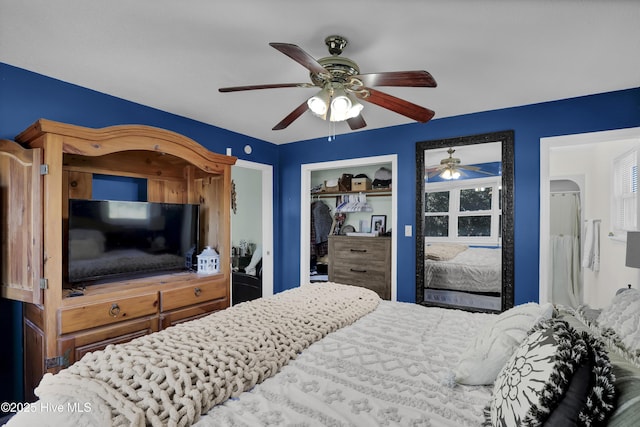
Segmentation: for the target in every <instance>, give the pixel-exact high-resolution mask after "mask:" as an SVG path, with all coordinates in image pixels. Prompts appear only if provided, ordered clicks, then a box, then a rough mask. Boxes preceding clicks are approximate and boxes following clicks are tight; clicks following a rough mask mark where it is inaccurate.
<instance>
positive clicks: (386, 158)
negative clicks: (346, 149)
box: [300, 154, 398, 301]
mask: <svg viewBox="0 0 640 427" xmlns="http://www.w3.org/2000/svg"><path fill="white" fill-rule="evenodd" d="M382 163H387V164H388V163H391V182H393V183H396V182H398V155H397V154H388V155H383V156H372V157H358V158H354V159H346V160H334V161H328V162H319V163H307V164H303V165H301V166H300V283H309V282H310V280H311V275H310V273H309V262H310V259H311V247H310V244H309V239H310V236H311V209H310V207H311V172H314V171H319V170H325V169H337V168H349V167H358V166H367V165H374V164H382ZM397 217H398V194H397V192H396V189H395V187H392V188H391V220H390V222H388V223H387V229H391V230H394V232H393V233H391V301H397V298H398V289H397V256H396V254H397V239H398V236H397V232H396V230H398V227H397V223H398V219H397Z"/></svg>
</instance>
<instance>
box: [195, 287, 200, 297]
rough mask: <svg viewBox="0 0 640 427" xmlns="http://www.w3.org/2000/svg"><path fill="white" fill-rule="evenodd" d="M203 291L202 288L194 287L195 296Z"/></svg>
mask: <svg viewBox="0 0 640 427" xmlns="http://www.w3.org/2000/svg"><path fill="white" fill-rule="evenodd" d="M201 293H202V289H200V288H194V289H193V294H194V295H195V296H197V297H199V296H200V294H201Z"/></svg>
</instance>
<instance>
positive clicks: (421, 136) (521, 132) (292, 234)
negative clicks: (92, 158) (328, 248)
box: [0, 64, 640, 401]
mask: <svg viewBox="0 0 640 427" xmlns="http://www.w3.org/2000/svg"><path fill="white" fill-rule="evenodd" d="M365 108H366V106H365ZM365 111H366V110H365ZM389 114H394V113H391V112H389ZM436 117H437V116H436ZM39 118H47V119H50V120H57V121H61V122H66V123H72V124H77V125H81V126H88V127H104V126H110V125H115V124H127V123H136V124H145V125H150V126H158V127H161V128H165V129H170V130H173V131H175V132H178V133H180V134H183V135H186V136H188V137H190V138H193V139H194V140H196V141H198V142H199V143H201V144H202V145H204V146H205V147H207V148H208V149H210V150H212V151H215V152H219V153H224V152H225V150H226V148H227V147H231V148H232V150H233V153H234V154H237V155H238V156H239V157H240V158H243V159H245V160H249V161H254V162H260V163H267V164H271V165H273V166H274V179H275V188H274V209H275V212H274V217H275V218H276V223H275V224H274V244H275V247H274V252H275V254H274V255H275V256H274V259H275V281H274V283H275V284H274V287H275V291H282V290H284V289H289V288H292V287H294V286H297V285H298V281H299V277H300V270H299V268H300V266H299V265H298V260H299V259H300V250H299V247H298V246H299V242H300V227H299V224H300V208H299V207H300V167H301V165H302V164H306V163H316V162H324V161H333V160H341V159H348V158H357V157H364V156H377V155H385V154H397V156H398V182H397V183H394V186H395V187H396V188H399V189H401V191H398V213H397V216H398V227H399V229H403V228H404V227H403V226H404V225H412V226H413V228H414V230H415V143H416V142H418V141H424V140H431V139H441V138H450V137H457V136H465V135H472V134H477V133H487V132H495V131H502V130H510V129H512V130H514V131H515V266H516V268H515V276H516V277H515V302H516V304H519V303H524V302H527V301H536V300H537V299H538V224H539V213H538V211H539V178H540V177H539V163H540V151H539V142H540V138H543V137H549V136H557V135H565V134H574V133H584V132H594V131H602V130H611V129H618V128H626V127H635V126H640V88H635V89H630V90H624V91H618V92H611V93H605V94H598V95H592V96H586V97H580V98H573V99H568V100H561V101H555V102H548V103H543V104H535V105H529V106H523V107H516V108H508V109H503V110H495V111H488V112H483V113H476V114H469V115H463V116H457V117H450V118H443V119H437V118H436V119H434V120H432V121H431V122H430V123H427V124H417V123H416V124H409V125H403V126H396V127H390V128H385V129H380V130H369V131H364V132H355V133H348V134H345V135H338V137H337V138H336V139H335V140H334V141H331V142H328V141H327V140H326V138H322V139H317V140H310V141H301V142H296V143H292V144H285V145H281V146H276V145H273V144H270V143H267V142H264V141H260V140H257V139H254V138H250V137H247V136H244V135H241V134H237V133H234V132H230V131H227V130H224V129H220V128H216V127H214V126H210V125H206V124H204V123H200V122H197V121H194V120H190V119H186V118H184V117H179V116H176V115H173V114H169V113H166V112H162V111H159V110H156V109H153V108H150V107H146V106H143V105H140V104H135V103H132V102H128V101H125V100H122V99H119V98H115V97H111V96H108V95H105V94H101V93H98V92H95V91H92V90H88V89H85V88H81V87H78V86H74V85H71V84H68V83H64V82H61V81H59V80H55V79H51V78H48V77H44V76H41V75H38V74H35V73H31V72H28V71H25V70H22V69H19V68H15V67H12V66H9V65H4V64H0V138H6V139H13V138H14V137H15V135H17V134H18V133H20V132H21V131H22V130H24V129H25V128H26V127H27V126H29V125H31V124H32V123H33V122H34V121H35V120H37V119H39ZM293 126H295V124H294V125H293ZM246 144H250V145H251V146H252V147H253V152H252V154H251V155H249V156H247V155H244V152H243V150H242V149H243V147H244V145H246ZM283 225H287V226H283ZM414 247H415V244H414V240H413V238H411V237H404V236H403V235H402V234H399V235H398V278H397V280H398V299H399V300H401V301H410V302H412V301H414V300H415V279H414V276H415V256H414V252H415V251H414ZM0 316H1V318H0V320H3V321H4V325H6V329H7V330H11V331H14V333H15V335H14V336H12V337H11V339H9V340H8V341H9V342H12V343H14V345H13V347H10V348H7V346H4V347H3V348H2V350H0V362H2V365H0V381H1V382H2V383H3V384H10V385H9V386H4V387H3V390H2V393H3V394H0V401H1V400H8V399H10V398H14V399H17V398H20V396H21V388H20V387H21V386H20V382H21V371H22V364H21V353H20V351H21V349H20V348H19V347H18V344H19V343H20V340H21V338H20V335H21V321H20V316H21V311H20V309H19V305H17V304H14V303H12V302H10V301H6V300H0ZM7 378H8V379H7ZM5 379H7V381H8V382H4V381H3V380H5ZM5 389H6V390H5Z"/></svg>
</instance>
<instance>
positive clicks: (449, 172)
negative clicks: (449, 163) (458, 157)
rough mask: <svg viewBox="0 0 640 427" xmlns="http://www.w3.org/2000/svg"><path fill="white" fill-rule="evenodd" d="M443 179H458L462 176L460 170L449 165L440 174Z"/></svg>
mask: <svg viewBox="0 0 640 427" xmlns="http://www.w3.org/2000/svg"><path fill="white" fill-rule="evenodd" d="M440 178H442V179H458V178H460V172H458V170H457V169H455V168H451V167H448V168H446V169H445V170H443V171H442V173H441V174H440Z"/></svg>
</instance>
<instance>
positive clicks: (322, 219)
mask: <svg viewBox="0 0 640 427" xmlns="http://www.w3.org/2000/svg"><path fill="white" fill-rule="evenodd" d="M332 224H333V217H332V216H331V208H330V207H329V206H328V205H327V204H326V203H324V202H323V201H321V200H316V201H314V202H313V203H311V255H317V256H318V257H322V256H325V255H327V254H328V253H329V243H328V241H329V232H330V231H331V225H332Z"/></svg>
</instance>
